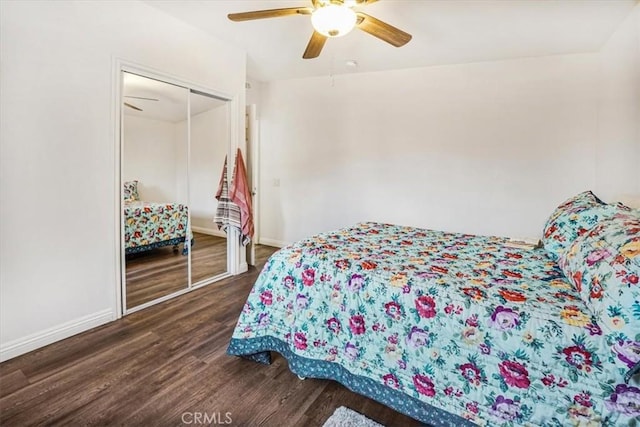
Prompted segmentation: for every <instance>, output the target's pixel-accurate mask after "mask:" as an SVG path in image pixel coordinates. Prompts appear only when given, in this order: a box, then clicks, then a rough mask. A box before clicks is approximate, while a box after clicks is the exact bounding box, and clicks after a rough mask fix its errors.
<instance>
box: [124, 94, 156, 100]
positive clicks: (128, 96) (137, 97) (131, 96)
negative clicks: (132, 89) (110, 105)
mask: <svg viewBox="0 0 640 427" xmlns="http://www.w3.org/2000/svg"><path fill="white" fill-rule="evenodd" d="M124 97H125V98H134V99H144V100H145V101H160V100H159V99H158V98H145V97H144V96H133V95H125V96H124Z"/></svg>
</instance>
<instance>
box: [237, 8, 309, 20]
mask: <svg viewBox="0 0 640 427" xmlns="http://www.w3.org/2000/svg"><path fill="white" fill-rule="evenodd" d="M311 12H313V9H311V8H310V7H289V8H284V9H269V10H255V11H252V12H240V13H230V14H228V15H227V17H228V18H229V19H230V20H232V21H235V22H241V21H251V20H253V19H264V18H280V17H282V16H290V15H311Z"/></svg>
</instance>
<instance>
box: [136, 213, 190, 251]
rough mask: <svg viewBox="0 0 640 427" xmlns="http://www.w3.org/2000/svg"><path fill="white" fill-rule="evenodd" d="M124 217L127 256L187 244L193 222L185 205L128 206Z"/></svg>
mask: <svg viewBox="0 0 640 427" xmlns="http://www.w3.org/2000/svg"><path fill="white" fill-rule="evenodd" d="M124 215H125V224H124V242H125V253H134V252H142V251H145V250H149V249H152V248H155V247H160V246H165V245H177V244H178V243H181V242H184V241H185V237H186V235H187V225H188V221H189V211H188V208H187V206H185V205H182V204H178V203H152V202H143V201H134V202H128V203H125V206H124ZM187 246H188V245H187Z"/></svg>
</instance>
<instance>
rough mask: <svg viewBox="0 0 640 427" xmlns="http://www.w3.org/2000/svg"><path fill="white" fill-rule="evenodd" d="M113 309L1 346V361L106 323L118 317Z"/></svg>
mask: <svg viewBox="0 0 640 427" xmlns="http://www.w3.org/2000/svg"><path fill="white" fill-rule="evenodd" d="M116 317H117V316H116V315H115V313H114V312H113V310H112V309H106V310H102V311H99V312H97V313H93V314H89V315H87V316H84V317H81V318H79V319H74V320H72V321H70V322H67V323H63V324H62V325H58V326H55V327H53V328H50V329H46V330H44V331H42V332H37V333H35V334H31V335H28V336H26V337H24V338H19V339H17V340H14V341H10V342H8V343H6V344H4V345H2V346H1V347H0V362H4V361H5V360H9V359H12V358H14V357H16V356H20V355H21V354H24V353H28V352H30V351H33V350H35V349H37V348H40V347H44V346H45V345H49V344H52V343H54V342H56V341H60V340H63V339H65V338H69V337H70V336H72V335H76V334H79V333H80V332H84V331H87V330H89V329H91V328H95V327H96V326H100V325H104V324H105V323H108V322H111V321H112V320H115V319H116Z"/></svg>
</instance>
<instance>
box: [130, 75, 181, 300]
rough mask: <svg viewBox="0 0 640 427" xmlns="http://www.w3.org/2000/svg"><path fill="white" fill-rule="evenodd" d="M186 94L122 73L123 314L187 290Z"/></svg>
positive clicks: (155, 82)
mask: <svg viewBox="0 0 640 427" xmlns="http://www.w3.org/2000/svg"><path fill="white" fill-rule="evenodd" d="M188 96H189V91H188V89H185V88H182V87H179V86H174V85H171V84H168V83H165V82H161V81H158V80H154V79H150V78H146V77H142V76H138V75H135V74H131V73H127V72H123V116H122V126H123V129H122V132H123V141H122V182H123V187H124V188H123V200H122V206H123V223H124V235H123V244H124V253H125V262H124V267H123V268H124V270H125V274H124V276H125V283H126V286H125V288H126V308H127V309H130V308H132V307H135V306H138V305H141V304H144V303H147V302H149V301H152V300H154V299H157V298H160V297H163V296H166V295H170V294H172V293H174V292H176V291H180V290H183V289H186V288H188V286H189V280H188V276H189V275H188V247H189V244H190V240H191V239H190V237H191V236H190V234H189V231H188V230H189V206H188V186H187V182H188V181H187V167H188V158H187V153H188V133H187V128H186V125H185V123H186V122H187V114H188V109H187V102H188Z"/></svg>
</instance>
